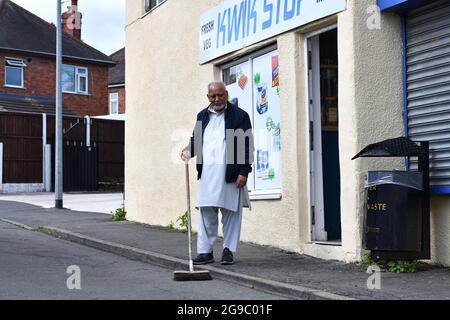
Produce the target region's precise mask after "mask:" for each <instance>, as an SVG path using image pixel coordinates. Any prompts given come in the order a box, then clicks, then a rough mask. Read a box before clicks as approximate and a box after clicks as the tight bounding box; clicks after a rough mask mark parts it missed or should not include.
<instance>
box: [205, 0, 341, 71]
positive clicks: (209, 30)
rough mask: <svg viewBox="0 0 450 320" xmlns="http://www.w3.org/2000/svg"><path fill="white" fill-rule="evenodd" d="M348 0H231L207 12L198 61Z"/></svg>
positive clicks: (330, 11)
mask: <svg viewBox="0 0 450 320" xmlns="http://www.w3.org/2000/svg"><path fill="white" fill-rule="evenodd" d="M346 6H347V0H321V1H317V0H228V1H224V2H223V3H222V4H220V5H219V6H217V7H215V8H213V9H211V10H209V11H207V12H205V13H204V14H203V15H202V16H201V18H200V26H199V35H200V37H199V41H200V43H199V49H200V55H199V63H200V64H204V63H206V62H208V61H211V60H213V59H216V58H218V57H221V56H223V55H225V54H228V53H230V52H234V51H237V50H240V49H242V48H245V47H248V46H250V45H252V44H255V43H258V42H260V41H263V40H266V39H269V38H271V37H274V36H276V35H278V34H281V33H284V32H286V31H289V30H292V29H295V28H298V27H301V26H303V25H306V24H308V23H311V22H313V21H317V20H319V19H322V18H325V17H328V16H331V15H333V14H336V13H339V12H342V11H344V10H345V9H346Z"/></svg>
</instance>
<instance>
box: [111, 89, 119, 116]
mask: <svg viewBox="0 0 450 320" xmlns="http://www.w3.org/2000/svg"><path fill="white" fill-rule="evenodd" d="M113 96H115V98H113ZM112 102H117V112H114V113H113V112H112V111H113V110H112ZM109 114H119V92H110V93H109Z"/></svg>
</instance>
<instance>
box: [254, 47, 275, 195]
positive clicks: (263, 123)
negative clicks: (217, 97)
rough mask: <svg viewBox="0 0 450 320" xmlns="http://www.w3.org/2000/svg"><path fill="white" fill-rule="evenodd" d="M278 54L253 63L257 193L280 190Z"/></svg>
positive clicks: (259, 58) (272, 53)
mask: <svg viewBox="0 0 450 320" xmlns="http://www.w3.org/2000/svg"><path fill="white" fill-rule="evenodd" d="M279 83H280V79H279V74H278V53H277V51H273V52H270V53H268V54H265V55H262V56H260V57H257V58H255V59H253V95H254V112H253V114H254V118H253V122H254V129H255V156H256V159H255V163H254V172H255V190H270V189H281V157H280V155H281V152H280V151H281V142H280V98H279Z"/></svg>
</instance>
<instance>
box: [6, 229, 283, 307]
mask: <svg viewBox="0 0 450 320" xmlns="http://www.w3.org/2000/svg"><path fill="white" fill-rule="evenodd" d="M68 271H69V272H68ZM78 276H79V277H78ZM172 278H173V270H166V269H163V268H160V267H156V266H152V265H150V264H146V263H142V262H139V261H133V260H128V259H126V258H123V257H120V256H116V255H114V254H110V253H107V252H103V251H99V250H96V249H93V248H89V247H85V246H82V245H78V244H75V243H71V242H68V241H64V240H61V239H57V238H53V237H50V236H48V235H45V234H43V233H40V232H37V231H27V230H24V229H21V228H18V227H16V226H13V225H10V224H7V223H3V222H0V299H7V300H12V299H13V300H16V299H23V300H35V299H45V300H48V299H50V300H53V299H60V300H87V299H88V300H91V299H102V300H103V299H104V300H109V299H118V300H124V299H127V300H128V299H133V300H224V299H225V300H236V299H246V300H247V299H248V300H268V299H270V300H272V299H273V300H278V299H283V298H281V297H278V296H275V295H271V294H268V293H264V292H258V291H255V290H252V289H250V288H246V287H242V286H239V285H235V284H232V283H227V282H224V281H219V280H213V281H196V282H193V281H191V282H175V281H173V280H172ZM69 287H70V288H71V289H69ZM78 288H80V289H78Z"/></svg>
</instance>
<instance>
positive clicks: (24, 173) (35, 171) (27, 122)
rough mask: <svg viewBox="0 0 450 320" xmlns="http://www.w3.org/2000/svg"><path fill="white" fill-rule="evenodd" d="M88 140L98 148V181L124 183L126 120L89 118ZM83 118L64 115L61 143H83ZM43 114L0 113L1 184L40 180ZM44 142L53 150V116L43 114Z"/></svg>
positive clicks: (84, 129) (85, 123) (84, 124)
mask: <svg viewBox="0 0 450 320" xmlns="http://www.w3.org/2000/svg"><path fill="white" fill-rule="evenodd" d="M90 120H91V126H90V143H91V145H92V146H95V147H96V148H97V149H98V177H97V178H98V181H99V184H111V183H112V184H114V183H117V182H119V183H123V182H124V162H125V154H124V150H125V149H124V144H125V123H124V122H123V121H115V120H104V119H92V118H91V119H90ZM87 125H88V124H87V121H86V119H85V118H77V117H64V120H63V128H64V133H63V140H64V143H77V144H78V145H80V144H81V145H86V127H87ZM43 128H44V125H43V116H42V115H40V114H25V113H23V114H22V113H1V112H0V142H3V163H4V164H3V183H42V181H43V168H42V167H43ZM46 140H47V141H46V143H47V144H51V145H52V153H53V152H54V141H55V117H54V115H47V116H46Z"/></svg>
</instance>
